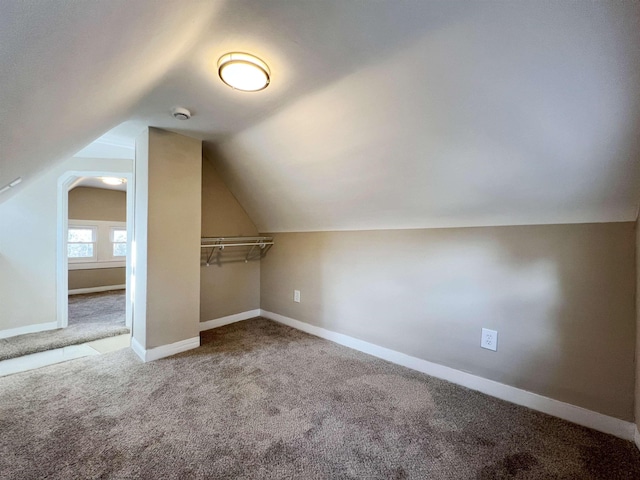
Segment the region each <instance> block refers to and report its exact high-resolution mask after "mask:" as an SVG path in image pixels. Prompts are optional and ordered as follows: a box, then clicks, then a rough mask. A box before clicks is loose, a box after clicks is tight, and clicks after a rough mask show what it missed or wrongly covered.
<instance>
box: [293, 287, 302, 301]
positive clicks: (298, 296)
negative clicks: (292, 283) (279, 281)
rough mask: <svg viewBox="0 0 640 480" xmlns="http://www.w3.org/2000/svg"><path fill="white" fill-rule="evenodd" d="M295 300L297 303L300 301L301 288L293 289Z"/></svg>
mask: <svg viewBox="0 0 640 480" xmlns="http://www.w3.org/2000/svg"><path fill="white" fill-rule="evenodd" d="M293 301H294V302H296V303H300V290H294V291H293Z"/></svg>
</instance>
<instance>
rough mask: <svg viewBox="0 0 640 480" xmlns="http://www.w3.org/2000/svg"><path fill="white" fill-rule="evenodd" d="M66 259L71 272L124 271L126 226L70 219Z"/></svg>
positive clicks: (123, 224)
mask: <svg viewBox="0 0 640 480" xmlns="http://www.w3.org/2000/svg"><path fill="white" fill-rule="evenodd" d="M67 257H68V259H69V269H70V270H78V269H94V268H117V267H124V266H125V265H126V260H127V225H126V223H125V222H116V221H103V220H72V219H69V230H68V234H67Z"/></svg>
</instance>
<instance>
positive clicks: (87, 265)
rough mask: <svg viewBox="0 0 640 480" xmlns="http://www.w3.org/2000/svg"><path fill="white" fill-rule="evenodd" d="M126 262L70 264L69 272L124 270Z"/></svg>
mask: <svg viewBox="0 0 640 480" xmlns="http://www.w3.org/2000/svg"><path fill="white" fill-rule="evenodd" d="M126 266H127V262H126V261H120V260H116V261H113V262H78V263H69V270H95V269H98V268H124V267H126Z"/></svg>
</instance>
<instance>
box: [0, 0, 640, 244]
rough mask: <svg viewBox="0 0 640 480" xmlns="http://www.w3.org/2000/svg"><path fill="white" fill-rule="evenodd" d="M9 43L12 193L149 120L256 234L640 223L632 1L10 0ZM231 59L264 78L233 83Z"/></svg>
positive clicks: (636, 21)
mask: <svg viewBox="0 0 640 480" xmlns="http://www.w3.org/2000/svg"><path fill="white" fill-rule="evenodd" d="M0 45H2V48H1V49H0V105H3V107H4V109H5V110H4V112H3V113H2V114H1V115H0V185H2V184H4V183H7V182H8V181H10V180H12V179H13V178H15V177H16V176H23V177H25V179H26V181H28V180H29V177H30V176H33V175H35V174H37V172H38V171H41V170H42V169H44V168H46V167H47V166H48V165H51V164H52V163H54V162H56V161H59V160H60V159H61V158H64V157H65V156H69V155H71V154H73V153H74V152H76V151H78V150H79V149H80V148H82V147H83V146H85V145H87V144H89V143H90V142H91V141H92V140H93V139H95V138H97V137H98V136H99V135H101V134H102V133H104V132H106V131H108V130H109V129H111V128H113V127H116V126H118V125H119V127H118V129H117V133H118V136H120V137H125V140H126V138H127V137H128V138H129V140H131V139H132V138H134V137H135V135H136V134H137V133H138V132H139V130H140V129H141V128H143V127H144V126H146V125H151V126H156V127H160V128H167V129H170V130H174V131H178V132H182V133H185V134H187V135H191V136H195V137H198V138H201V139H203V140H205V149H206V152H207V155H208V156H209V157H210V159H211V160H212V161H213V162H214V164H215V165H216V167H217V168H218V170H219V171H220V172H221V174H222V176H223V177H224V179H225V180H226V182H227V183H228V185H229V187H230V189H231V190H232V192H233V193H234V194H235V195H236V197H237V198H238V199H239V200H240V202H241V203H242V205H243V206H244V207H245V209H246V210H247V212H248V213H249V215H250V216H251V217H252V219H253V220H254V222H255V223H256V224H257V226H258V228H259V229H260V230H261V231H303V230H337V229H363V228H365V229H366V228H410V227H443V226H476V225H505V224H506V225H509V224H538V223H573V222H592V221H593V222H602V221H626V220H634V219H635V215H636V209H637V204H638V199H639V198H640V168H639V167H640V135H638V133H639V132H640V3H638V2H635V1H632V0H629V1H611V2H606V1H602V2H546V1H545V2H540V1H537V0H530V1H509V2H507V1H495V2H487V1H482V2H480V1H478V2H470V1H464V2H454V1H452V2H442V1H424V0H415V1H404V2H392V1H387V2H368V3H367V2H361V1H355V0H354V1H348V0H347V1H345V0H324V1H317V2H302V1H300V2H291V1H269V2H264V1H259V0H255V1H245V0H236V1H230V2H196V1H189V0H185V1H179V2H177V1H162V0H128V1H109V2H72V1H62V0H51V1H49V2H46V3H43V2H38V1H28V0H27V1H8V2H2V3H0ZM230 50H242V51H249V52H252V53H255V54H257V55H258V56H260V57H261V58H263V59H264V60H266V61H267V62H268V63H269V65H270V67H271V70H272V73H273V76H272V84H271V85H270V86H269V88H267V89H266V90H265V91H263V92H259V93H253V94H246V93H241V92H236V91H233V90H231V89H229V88H227V87H226V86H224V85H223V84H222V82H220V81H219V80H218V79H217V77H216V75H215V61H216V60H217V58H218V57H219V56H220V55H222V54H223V53H226V52H227V51H230ZM175 105H183V106H185V107H187V108H190V109H191V110H192V111H193V113H194V117H193V118H192V120H190V121H188V122H179V121H177V120H174V119H172V118H171V117H170V116H169V113H168V112H169V110H170V108H171V107H173V106H175ZM123 122H124V123H123ZM116 143H118V142H116ZM124 143H126V141H125V142H124ZM2 200H3V199H2V198H0V201H2Z"/></svg>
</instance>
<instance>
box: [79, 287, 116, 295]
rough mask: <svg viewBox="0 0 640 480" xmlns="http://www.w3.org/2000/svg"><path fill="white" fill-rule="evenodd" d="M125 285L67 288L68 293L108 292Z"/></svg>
mask: <svg viewBox="0 0 640 480" xmlns="http://www.w3.org/2000/svg"><path fill="white" fill-rule="evenodd" d="M125 288H127V286H126V285H104V286H102V287H89V288H76V289H74V290H69V295H81V294H83V293H98V292H108V291H110V290H124V289H125Z"/></svg>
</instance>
